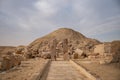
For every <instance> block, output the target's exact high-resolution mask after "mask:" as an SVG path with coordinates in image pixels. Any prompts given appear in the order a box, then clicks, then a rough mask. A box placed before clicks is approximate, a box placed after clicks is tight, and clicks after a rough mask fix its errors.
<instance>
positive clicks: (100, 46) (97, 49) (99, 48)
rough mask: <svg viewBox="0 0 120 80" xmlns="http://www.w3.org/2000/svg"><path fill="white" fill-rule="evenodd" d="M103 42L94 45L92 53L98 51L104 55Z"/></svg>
mask: <svg viewBox="0 0 120 80" xmlns="http://www.w3.org/2000/svg"><path fill="white" fill-rule="evenodd" d="M104 52H105V50H104V44H99V45H95V48H94V53H99V54H100V55H104Z"/></svg>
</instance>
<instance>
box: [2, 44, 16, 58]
mask: <svg viewBox="0 0 120 80" xmlns="http://www.w3.org/2000/svg"><path fill="white" fill-rule="evenodd" d="M15 48H16V47H13V46H0V57H1V56H2V55H5V54H6V53H8V52H14V50H15Z"/></svg>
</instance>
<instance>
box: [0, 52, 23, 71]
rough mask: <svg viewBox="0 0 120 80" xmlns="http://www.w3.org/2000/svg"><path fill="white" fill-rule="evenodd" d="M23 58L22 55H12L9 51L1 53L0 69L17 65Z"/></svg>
mask: <svg viewBox="0 0 120 80" xmlns="http://www.w3.org/2000/svg"><path fill="white" fill-rule="evenodd" d="M22 60H23V58H22V56H20V55H14V54H13V53H11V52H8V53H7V54H6V55H3V56H2V58H1V61H0V62H1V65H0V70H2V71H4V70H9V69H11V68H13V67H15V66H18V65H20V64H21V61H22Z"/></svg>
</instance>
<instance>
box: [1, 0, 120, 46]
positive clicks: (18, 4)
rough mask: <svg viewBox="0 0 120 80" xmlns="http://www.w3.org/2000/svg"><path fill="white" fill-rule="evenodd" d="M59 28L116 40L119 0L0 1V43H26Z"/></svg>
mask: <svg viewBox="0 0 120 80" xmlns="http://www.w3.org/2000/svg"><path fill="white" fill-rule="evenodd" d="M63 27H65V28H71V29H74V30H76V31H79V32H80V33H82V34H83V35H85V36H86V37H89V38H94V39H97V40H100V41H102V42H107V41H113V40H120V0H0V46H18V45H28V44H29V43H31V42H32V41H34V40H35V39H37V38H39V37H42V36H44V35H46V34H48V33H50V32H52V31H54V30H57V29H59V28H63Z"/></svg>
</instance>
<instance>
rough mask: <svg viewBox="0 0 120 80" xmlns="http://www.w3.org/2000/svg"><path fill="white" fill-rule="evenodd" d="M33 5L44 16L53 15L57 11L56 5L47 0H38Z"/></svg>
mask: <svg viewBox="0 0 120 80" xmlns="http://www.w3.org/2000/svg"><path fill="white" fill-rule="evenodd" d="M35 7H36V8H37V9H38V10H40V13H42V14H43V15H46V16H51V15H54V14H55V13H56V12H57V9H56V6H54V4H52V3H50V2H48V1H47V0H40V1H38V2H36V3H35Z"/></svg>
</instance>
